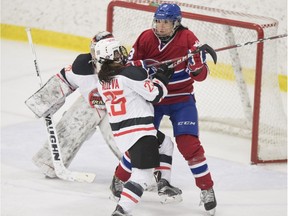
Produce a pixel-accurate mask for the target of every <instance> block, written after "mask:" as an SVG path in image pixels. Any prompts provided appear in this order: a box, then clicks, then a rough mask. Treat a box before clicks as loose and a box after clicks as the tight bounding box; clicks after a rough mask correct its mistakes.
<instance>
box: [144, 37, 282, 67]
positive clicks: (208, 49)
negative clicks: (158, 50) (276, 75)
mask: <svg viewBox="0 0 288 216" xmlns="http://www.w3.org/2000/svg"><path fill="white" fill-rule="evenodd" d="M283 37H287V34H281V35H276V36H272V37H266V38H260V39H259V40H255V41H248V42H245V43H239V44H235V45H231V46H227V47H222V48H218V49H213V48H212V47H210V46H209V45H207V44H203V45H202V46H200V47H198V49H196V50H195V51H193V52H192V53H189V54H187V55H185V56H182V57H178V58H174V59H169V60H166V61H162V62H156V63H152V64H149V65H147V67H153V66H159V65H161V64H169V63H172V64H171V65H169V67H171V68H173V67H175V66H177V65H178V64H180V63H182V62H184V61H186V60H187V59H188V58H190V57H191V56H193V55H194V54H196V53H198V52H200V51H203V50H204V51H206V52H207V53H209V54H210V55H211V57H212V59H213V61H214V63H215V64H216V62H217V55H216V52H220V51H224V50H228V49H234V48H238V47H243V46H247V45H251V44H255V43H263V42H264V41H266V40H274V39H278V38H283ZM144 61H145V60H144Z"/></svg>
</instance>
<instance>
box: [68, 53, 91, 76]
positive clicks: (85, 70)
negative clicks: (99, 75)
mask: <svg viewBox="0 0 288 216" xmlns="http://www.w3.org/2000/svg"><path fill="white" fill-rule="evenodd" d="M91 59H92V56H91V54H90V53H85V54H80V55H78V56H77V58H76V59H75V61H74V62H73V64H72V71H73V73H75V74H78V75H91V74H94V67H93V63H92V62H91Z"/></svg>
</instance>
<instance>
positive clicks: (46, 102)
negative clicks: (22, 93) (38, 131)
mask: <svg viewBox="0 0 288 216" xmlns="http://www.w3.org/2000/svg"><path fill="white" fill-rule="evenodd" d="M72 92H73V90H72V89H71V88H69V86H68V85H67V84H66V83H64V82H63V81H62V80H61V79H60V78H59V77H58V76H57V75H54V76H52V77H51V78H50V79H49V80H48V81H47V82H46V83H45V84H44V85H43V86H42V87H41V88H40V89H39V90H38V91H37V92H36V93H34V94H33V95H32V96H31V97H29V98H28V99H27V100H26V101H25V104H26V106H27V107H28V108H29V109H30V110H31V111H32V112H33V113H34V114H35V115H36V116H37V117H38V118H41V117H45V116H47V115H48V114H54V113H55V112H56V111H57V110H58V109H59V108H60V107H61V106H62V105H63V104H64V103H65V98H66V96H68V95H69V94H71V93H72Z"/></svg>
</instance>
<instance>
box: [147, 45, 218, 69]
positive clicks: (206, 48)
mask: <svg viewBox="0 0 288 216" xmlns="http://www.w3.org/2000/svg"><path fill="white" fill-rule="evenodd" d="M201 51H204V52H207V53H208V54H210V55H211V57H212V59H213V61H214V63H215V64H216V63H217V54H216V52H215V50H214V49H213V48H212V47H210V46H209V45H208V44H203V45H202V46H199V47H198V48H197V49H196V50H194V51H193V52H191V53H189V54H187V55H185V56H182V57H178V58H174V59H169V60H166V61H162V62H156V63H152V64H149V65H147V67H153V66H158V65H161V64H169V63H171V64H170V65H169V68H174V67H176V66H177V65H179V64H181V63H182V62H184V61H186V60H187V59H189V58H190V57H192V56H193V55H195V54H196V53H199V52H201Z"/></svg>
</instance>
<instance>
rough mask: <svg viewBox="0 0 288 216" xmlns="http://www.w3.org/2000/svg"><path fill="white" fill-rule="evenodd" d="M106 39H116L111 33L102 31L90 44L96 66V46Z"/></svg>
mask: <svg viewBox="0 0 288 216" xmlns="http://www.w3.org/2000/svg"><path fill="white" fill-rule="evenodd" d="M106 38H114V36H113V35H112V33H111V32H108V31H101V32H98V33H97V34H96V35H95V36H94V37H92V39H91V42H90V53H91V55H92V62H93V63H94V64H95V65H96V62H97V60H96V56H95V46H96V44H97V43H98V42H99V41H100V40H103V39H106Z"/></svg>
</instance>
